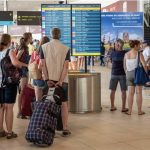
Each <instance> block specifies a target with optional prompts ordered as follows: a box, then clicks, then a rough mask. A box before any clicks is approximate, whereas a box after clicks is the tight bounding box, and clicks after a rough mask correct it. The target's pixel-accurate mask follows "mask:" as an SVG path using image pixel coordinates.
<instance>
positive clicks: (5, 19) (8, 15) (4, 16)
mask: <svg viewBox="0 0 150 150" xmlns="http://www.w3.org/2000/svg"><path fill="white" fill-rule="evenodd" d="M12 24H13V12H12V11H0V25H2V26H3V25H12Z"/></svg>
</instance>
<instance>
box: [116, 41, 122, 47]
mask: <svg viewBox="0 0 150 150" xmlns="http://www.w3.org/2000/svg"><path fill="white" fill-rule="evenodd" d="M116 42H117V43H120V44H121V45H122V47H123V45H124V41H123V40H122V39H117V40H116Z"/></svg>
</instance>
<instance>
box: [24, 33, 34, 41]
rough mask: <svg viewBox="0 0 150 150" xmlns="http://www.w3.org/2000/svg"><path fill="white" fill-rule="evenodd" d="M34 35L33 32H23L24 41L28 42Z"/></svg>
mask: <svg viewBox="0 0 150 150" xmlns="http://www.w3.org/2000/svg"><path fill="white" fill-rule="evenodd" d="M31 37H32V33H31V32H25V33H24V34H23V38H24V41H25V42H27V41H28V40H29V38H31Z"/></svg>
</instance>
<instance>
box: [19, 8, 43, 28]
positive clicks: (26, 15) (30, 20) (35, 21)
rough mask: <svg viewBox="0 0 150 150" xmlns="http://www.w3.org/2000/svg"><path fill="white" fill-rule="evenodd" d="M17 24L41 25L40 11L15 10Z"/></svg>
mask: <svg viewBox="0 0 150 150" xmlns="http://www.w3.org/2000/svg"><path fill="white" fill-rule="evenodd" d="M17 25H41V12H40V11H17Z"/></svg>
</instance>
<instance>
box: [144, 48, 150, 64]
mask: <svg viewBox="0 0 150 150" xmlns="http://www.w3.org/2000/svg"><path fill="white" fill-rule="evenodd" d="M143 56H144V59H145V61H147V60H148V58H149V57H150V47H149V46H147V47H145V49H144V51H143Z"/></svg>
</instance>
